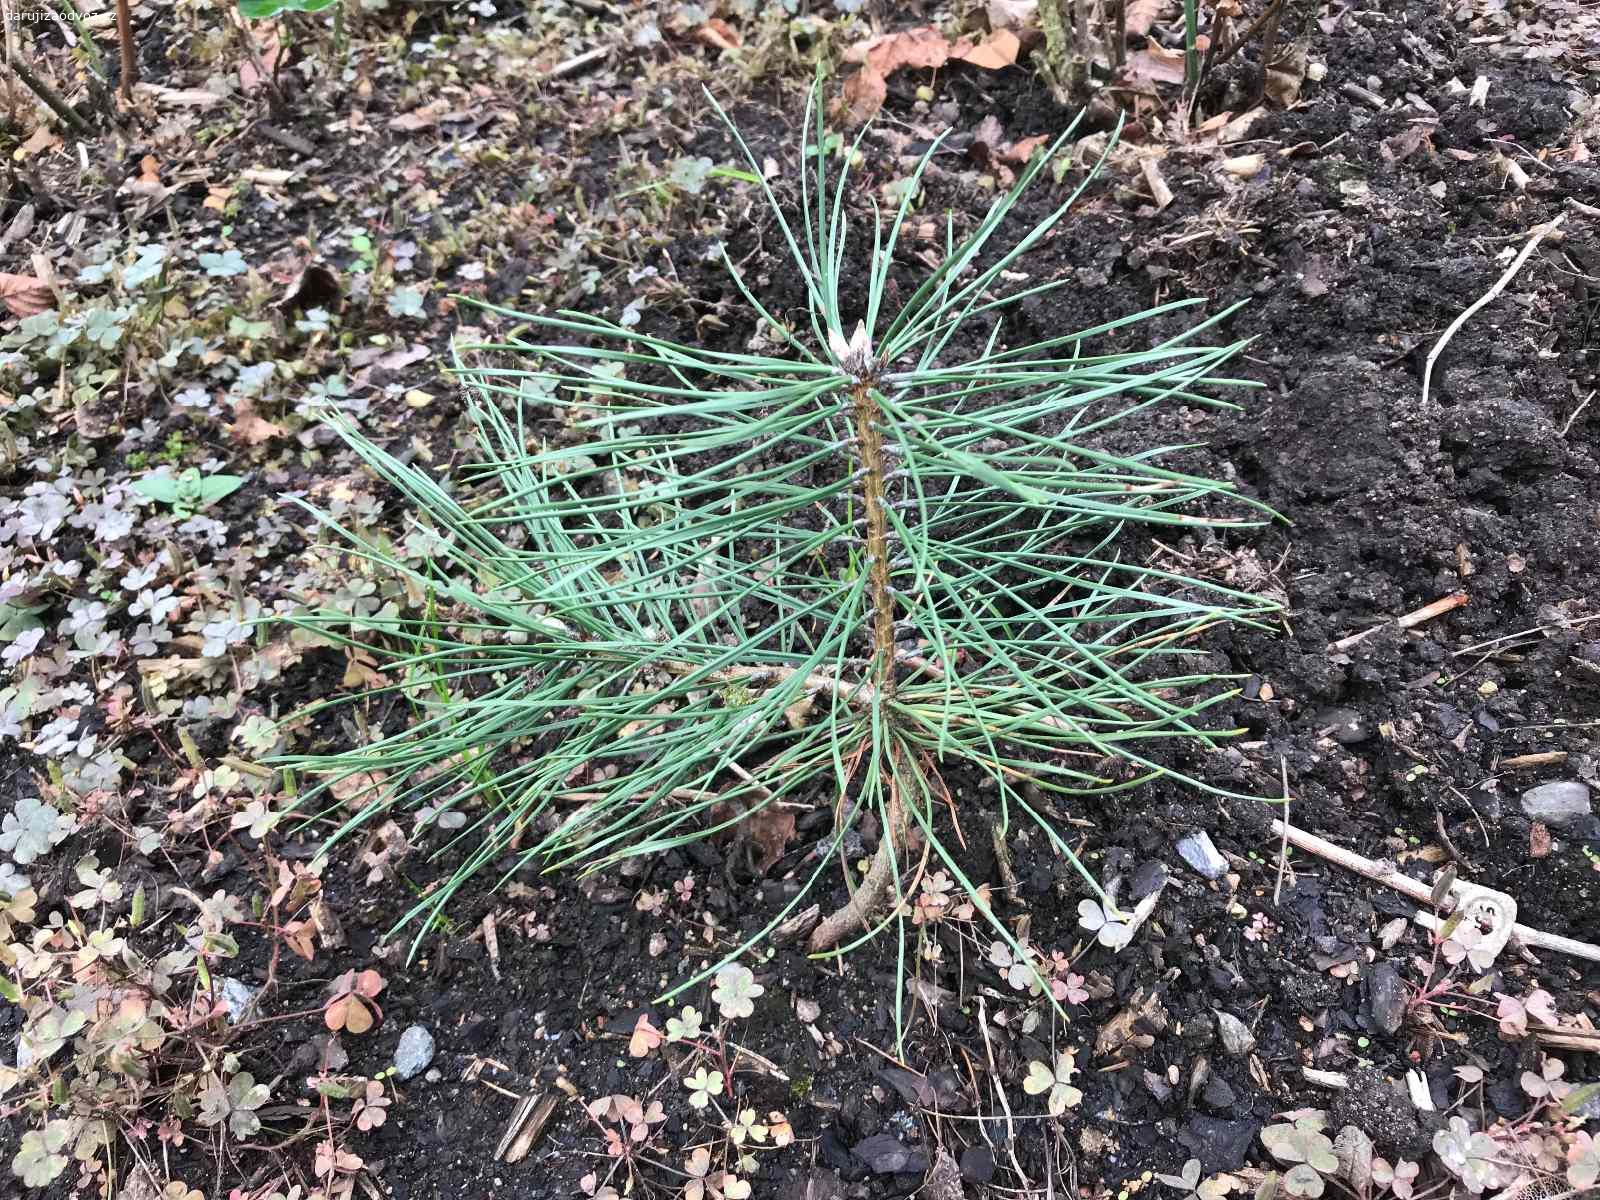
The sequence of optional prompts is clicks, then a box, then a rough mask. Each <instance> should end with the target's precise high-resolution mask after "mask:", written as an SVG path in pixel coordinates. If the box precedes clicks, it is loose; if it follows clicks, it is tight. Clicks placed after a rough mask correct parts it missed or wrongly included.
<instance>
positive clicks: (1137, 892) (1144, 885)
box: [1128, 861, 1167, 904]
mask: <svg viewBox="0 0 1600 1200" xmlns="http://www.w3.org/2000/svg"><path fill="white" fill-rule="evenodd" d="M1128 886H1129V887H1130V888H1131V889H1132V892H1133V894H1132V896H1130V897H1129V899H1131V900H1132V901H1133V902H1134V903H1135V904H1137V903H1138V902H1139V901H1141V900H1143V899H1144V898H1145V897H1146V896H1148V895H1150V893H1152V892H1159V891H1160V890H1161V889H1162V888H1164V887H1166V886H1167V868H1166V864H1165V863H1159V862H1155V861H1147V862H1142V863H1140V864H1139V865H1138V866H1137V867H1135V868H1134V869H1133V877H1132V878H1131V879H1130V880H1129V881H1128Z"/></svg>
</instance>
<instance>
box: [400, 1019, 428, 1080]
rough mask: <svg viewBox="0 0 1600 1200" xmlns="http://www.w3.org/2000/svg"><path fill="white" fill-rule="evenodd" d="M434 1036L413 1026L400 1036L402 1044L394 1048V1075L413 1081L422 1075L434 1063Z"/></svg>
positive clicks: (418, 1026)
mask: <svg viewBox="0 0 1600 1200" xmlns="http://www.w3.org/2000/svg"><path fill="white" fill-rule="evenodd" d="M433 1051H434V1045H433V1034H431V1033H429V1032H428V1031H427V1030H426V1029H425V1028H423V1027H422V1026H421V1025H412V1026H410V1027H408V1028H407V1029H406V1031H405V1032H404V1033H402V1034H401V1035H400V1044H399V1045H397V1046H396V1047H395V1048H394V1073H395V1074H396V1075H398V1076H399V1077H400V1078H401V1079H411V1078H413V1077H414V1076H417V1075H420V1074H422V1072H423V1070H424V1069H425V1068H426V1067H427V1065H428V1064H429V1063H431V1062H432V1061H433Z"/></svg>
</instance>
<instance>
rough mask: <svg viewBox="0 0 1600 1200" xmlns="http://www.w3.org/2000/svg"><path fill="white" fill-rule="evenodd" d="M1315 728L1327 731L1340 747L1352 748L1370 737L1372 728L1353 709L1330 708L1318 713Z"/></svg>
mask: <svg viewBox="0 0 1600 1200" xmlns="http://www.w3.org/2000/svg"><path fill="white" fill-rule="evenodd" d="M1329 726H1332V728H1331V729H1329ZM1317 728H1318V729H1329V733H1330V734H1331V736H1332V737H1333V740H1334V741H1336V742H1338V743H1339V744H1340V745H1341V746H1354V745H1357V744H1358V743H1361V742H1364V741H1366V740H1368V739H1369V738H1370V737H1372V726H1371V725H1369V724H1367V719H1366V718H1365V717H1363V716H1362V715H1361V714H1360V713H1358V712H1357V711H1356V710H1355V709H1353V708H1330V709H1326V710H1324V711H1323V712H1320V713H1318V714H1317Z"/></svg>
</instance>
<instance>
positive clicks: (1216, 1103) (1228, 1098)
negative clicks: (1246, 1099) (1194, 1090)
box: [1200, 1075, 1239, 1113]
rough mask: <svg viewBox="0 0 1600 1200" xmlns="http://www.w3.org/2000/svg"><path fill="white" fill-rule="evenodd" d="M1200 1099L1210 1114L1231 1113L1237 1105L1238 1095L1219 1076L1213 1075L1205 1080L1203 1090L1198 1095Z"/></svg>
mask: <svg viewBox="0 0 1600 1200" xmlns="http://www.w3.org/2000/svg"><path fill="white" fill-rule="evenodd" d="M1200 1098H1201V1099H1202V1100H1204V1101H1205V1105H1206V1107H1207V1108H1209V1109H1211V1111H1212V1112H1219V1113H1226V1112H1232V1111H1233V1109H1234V1107H1235V1105H1237V1104H1238V1103H1239V1097H1238V1094H1237V1093H1236V1092H1235V1091H1234V1090H1233V1088H1232V1087H1231V1086H1230V1085H1229V1083H1228V1081H1227V1080H1226V1079H1224V1078H1223V1077H1222V1076H1221V1075H1213V1076H1212V1077H1211V1078H1210V1079H1208V1080H1206V1086H1205V1090H1204V1091H1203V1092H1201V1093H1200Z"/></svg>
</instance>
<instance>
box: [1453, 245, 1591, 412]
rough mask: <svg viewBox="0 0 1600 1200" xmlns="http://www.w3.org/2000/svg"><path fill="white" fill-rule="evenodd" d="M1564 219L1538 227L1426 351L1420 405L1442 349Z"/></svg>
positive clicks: (1503, 289) (1500, 290) (1506, 282)
mask: <svg viewBox="0 0 1600 1200" xmlns="http://www.w3.org/2000/svg"><path fill="white" fill-rule="evenodd" d="M1566 219H1567V214H1566V213H1562V214H1561V215H1560V216H1559V217H1557V218H1556V219H1555V220H1553V221H1546V222H1545V223H1544V224H1543V225H1540V226H1538V227H1537V228H1536V229H1535V230H1534V231H1533V236H1532V237H1531V238H1529V239H1528V244H1527V245H1526V246H1524V247H1523V248H1522V253H1520V254H1518V255H1517V256H1516V258H1514V259H1512V260H1511V265H1510V266H1509V267H1507V268H1506V270H1505V274H1503V275H1501V276H1500V278H1499V279H1497V280H1495V284H1494V286H1493V287H1492V288H1490V289H1489V290H1488V291H1487V292H1485V293H1484V294H1483V295H1481V296H1479V297H1478V298H1477V299H1476V300H1474V301H1473V302H1472V303H1471V304H1469V305H1468V306H1467V308H1466V311H1464V312H1463V313H1462V314H1461V315H1460V316H1459V317H1457V318H1456V319H1455V320H1454V321H1451V322H1450V328H1448V329H1446V330H1445V331H1444V332H1443V333H1442V334H1440V335H1439V340H1438V341H1437V342H1435V343H1434V344H1433V349H1432V350H1430V351H1428V362H1427V365H1426V366H1424V367H1423V368H1422V403H1423V404H1424V405H1426V404H1427V403H1428V392H1429V390H1430V388H1431V387H1432V386H1433V364H1434V362H1435V361H1436V360H1437V359H1438V357H1439V355H1440V354H1441V353H1442V352H1443V351H1444V348H1445V347H1446V346H1448V345H1449V344H1450V339H1451V338H1453V337H1455V335H1456V331H1457V330H1459V329H1460V328H1461V327H1462V326H1463V325H1465V324H1466V323H1467V322H1468V321H1469V320H1471V319H1472V314H1473V313H1475V312H1477V311H1478V310H1479V309H1480V308H1482V307H1483V306H1484V305H1485V304H1488V303H1489V301H1491V300H1493V299H1494V298H1495V297H1496V296H1498V295H1499V294H1500V293H1501V292H1503V291H1505V289H1506V284H1508V283H1510V282H1511V281H1512V280H1513V279H1514V278H1516V274H1517V272H1518V271H1520V270H1522V264H1523V263H1525V262H1527V261H1528V256H1529V255H1531V254H1532V253H1533V252H1534V250H1536V249H1537V248H1538V246H1539V243H1540V242H1542V241H1544V239H1545V237H1546V235H1548V234H1550V233H1553V232H1555V230H1556V228H1557V227H1558V226H1560V224H1561V222H1563V221H1565V220H1566Z"/></svg>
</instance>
